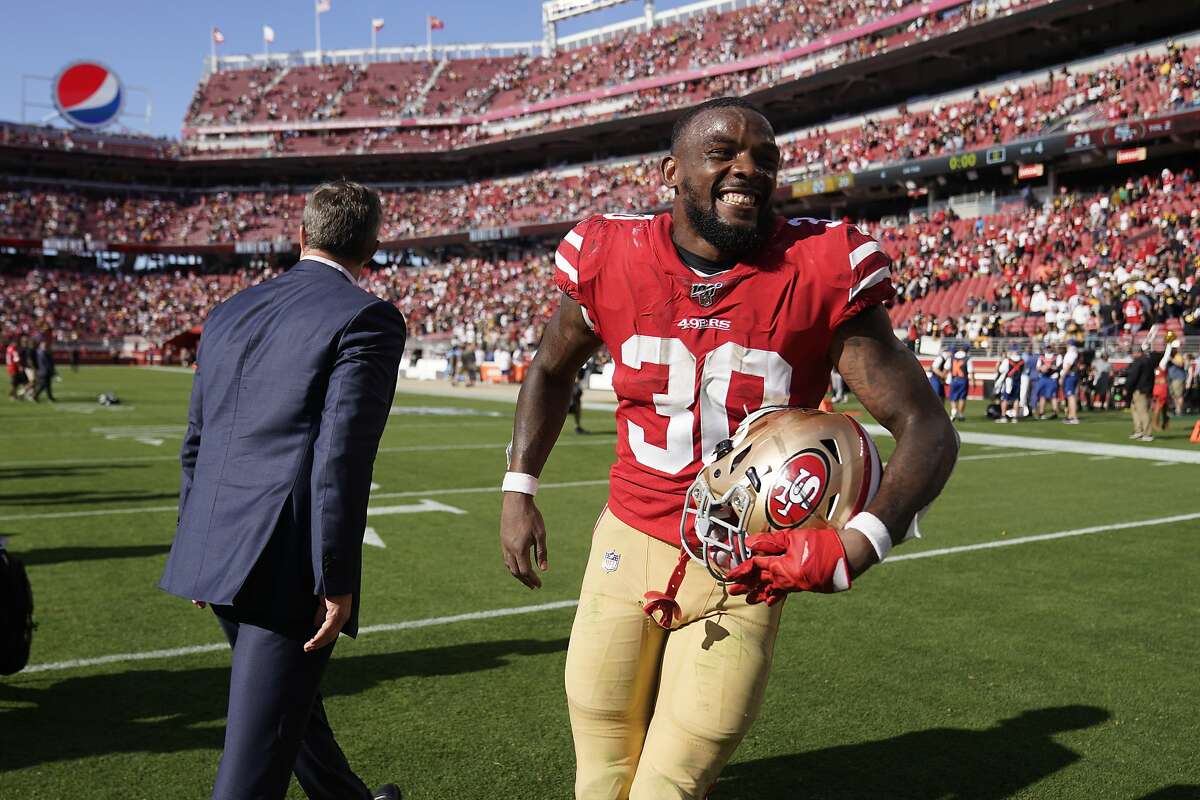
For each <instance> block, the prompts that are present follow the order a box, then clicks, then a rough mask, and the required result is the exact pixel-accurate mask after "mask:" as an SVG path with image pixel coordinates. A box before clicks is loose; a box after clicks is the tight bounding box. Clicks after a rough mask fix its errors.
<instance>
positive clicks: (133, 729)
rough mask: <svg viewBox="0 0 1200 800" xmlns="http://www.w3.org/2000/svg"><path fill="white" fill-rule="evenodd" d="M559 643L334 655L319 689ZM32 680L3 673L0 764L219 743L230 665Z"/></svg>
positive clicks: (562, 642) (445, 671) (467, 669)
mask: <svg viewBox="0 0 1200 800" xmlns="http://www.w3.org/2000/svg"><path fill="white" fill-rule="evenodd" d="M566 647H567V640H566V639H554V640H551V641H536V640H531V639H510V640H505V641H497V642H478V643H476V644H460V645H451V646H449V647H430V648H425V649H422V650H409V651H402V652H395V653H378V654H371V655H361V656H349V657H346V658H340V657H338V656H337V655H336V654H335V655H334V659H333V661H332V662H331V664H330V667H329V670H328V672H327V673H326V675H325V680H324V681H323V685H322V689H323V691H324V694H325V696H326V697H330V696H338V695H354V694H358V693H360V692H364V691H367V690H368V689H372V688H374V687H376V686H378V685H380V684H383V683H386V682H388V681H392V680H398V679H401V678H414V677H431V676H446V675H459V674H466V673H472V672H480V671H482V670H488V669H495V668H497V667H502V666H505V665H506V664H508V663H509V662H510V661H511V660H512V659H513V658H514V657H519V656H537V655H545V654H550V653H558V652H561V651H563V650H565V649H566ZM18 677H19V676H18ZM30 679H31V681H32V680H36V681H37V684H38V685H37V688H35V687H34V686H33V685H31V683H25V684H20V683H18V684H11V683H5V682H3V681H0V704H3V705H10V706H14V707H12V708H7V709H5V708H2V707H0V773H3V772H5V771H7V770H13V769H21V768H24V767H31V766H36V765H38V764H47V763H52V762H56V761H70V760H73V759H80V758H86V757H91V756H99V755H107V754H111V753H172V752H178V751H181V750H194V749H198V748H199V749H204V748H208V749H213V750H220V749H221V746H222V743H223V742H224V738H225V731H224V724H225V704H226V702H227V701H228V697H229V667H228V666H222V667H207V668H204V669H191V670H161V669H159V670H130V671H127V672H117V673H111V674H105V675H88V676H85V677H76V678H66V679H64V680H60V681H56V682H53V683H48V684H46V683H44V682H43V681H44V678H43V676H41V675H37V676H32V675H31V676H30ZM335 716H336V714H335ZM336 724H337V721H336V720H335V726H336ZM213 769H214V771H215V769H216V762H215V761H214V762H213Z"/></svg>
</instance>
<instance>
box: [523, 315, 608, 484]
mask: <svg viewBox="0 0 1200 800" xmlns="http://www.w3.org/2000/svg"><path fill="white" fill-rule="evenodd" d="M601 344H602V342H601V341H600V339H599V337H597V336H596V334H595V333H593V332H592V330H591V329H590V328H589V327H588V326H587V323H585V322H584V320H583V312H582V311H581V309H580V307H579V303H577V302H575V301H574V300H572V299H571V298H570V297H569V296H567V295H565V294H564V295H563V296H562V299H561V300H560V301H559V304H558V309H557V310H556V311H555V312H554V316H553V317H551V318H550V322H549V323H547V325H546V330H545V332H544V333H543V334H542V341H541V343H540V344H539V345H538V350H537V355H535V356H534V358H533V363H531V364H530V365H529V371H528V372H527V373H526V375H525V380H524V382H523V383H522V384H521V393H520V394H519V395H518V396H517V411H516V416H515V417H514V418H513V440H512V455H511V457H510V461H509V467H508V468H509V469H510V470H512V471H513V472H525V473H528V474H530V475H539V474H541V471H542V467H544V466H545V464H546V459H547V458H549V456H550V450H551V448H553V447H554V443H555V441H557V440H558V435H559V433H560V432H561V431H562V425H563V421H564V420H565V419H566V418H567V408H568V407H569V406H570V405H571V393H572V391H573V390H574V387H575V379H576V376H577V375H578V373H579V368H580V367H582V366H583V365H584V363H585V362H586V361H587V360H588V357H589V356H591V354H592V353H594V352H596V350H597V349H598V348H599V347H600V345H601Z"/></svg>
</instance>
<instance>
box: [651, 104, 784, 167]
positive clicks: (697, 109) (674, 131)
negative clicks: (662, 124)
mask: <svg viewBox="0 0 1200 800" xmlns="http://www.w3.org/2000/svg"><path fill="white" fill-rule="evenodd" d="M719 108H744V109H746V110H747V111H753V112H754V113H755V114H758V115H759V116H761V117H763V118H766V116H767V115H766V114H763V112H762V109H761V108H759V107H758V106H756V105H754V103H751V102H750V101H749V100H746V99H744V98H741V97H713V98H711V99H709V100H705V101H704V102H703V103H700V104H699V105H694V106H692V107H691V108H689V109H688V110H687V111H685V112H683V115H682V116H680V117H679V119H677V120H675V125H674V126H673V127H672V128H671V152H672V153H674V152H675V145H676V143H678V142H679V140H680V139H682V138H683V135H684V134H685V133H687V129H688V128H689V127H690V126H691V124H692V120H694V119H696V117H698V116H700V115H701V114H704V113H706V112H708V111H712V110H714V109H719Z"/></svg>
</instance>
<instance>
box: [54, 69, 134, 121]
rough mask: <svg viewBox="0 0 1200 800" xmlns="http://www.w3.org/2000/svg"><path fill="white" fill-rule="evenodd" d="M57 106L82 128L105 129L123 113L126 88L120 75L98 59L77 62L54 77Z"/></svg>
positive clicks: (63, 115)
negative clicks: (95, 60)
mask: <svg viewBox="0 0 1200 800" xmlns="http://www.w3.org/2000/svg"><path fill="white" fill-rule="evenodd" d="M51 94H52V95H53V99H54V106H55V108H57V109H58V113H59V114H61V115H62V118H63V119H65V120H66V121H67V122H69V123H71V124H72V125H74V126H76V127H79V128H102V127H104V126H105V125H108V124H110V123H111V122H113V121H114V120H116V118H117V117H118V116H119V115H120V113H121V106H122V105H123V104H124V102H125V87H124V86H122V85H121V79H120V78H118V77H117V74H116V73H115V72H113V71H112V70H111V69H109V68H108V67H106V66H104V65H103V64H97V63H95V62H94V61H76V62H75V63H74V64H71V65H69V66H68V67H67V68H66V69H64V70H63V71H62V72H60V73H58V75H57V76H55V78H54V84H53V86H52V88H51Z"/></svg>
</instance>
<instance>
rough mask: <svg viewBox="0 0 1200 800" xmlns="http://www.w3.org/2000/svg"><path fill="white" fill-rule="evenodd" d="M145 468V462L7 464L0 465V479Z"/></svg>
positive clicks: (59, 476) (77, 476)
mask: <svg viewBox="0 0 1200 800" xmlns="http://www.w3.org/2000/svg"><path fill="white" fill-rule="evenodd" d="M31 460H32V459H31ZM145 468H146V465H145V464H71V465H62V466H52V467H24V466H8V467H0V480H9V479H12V480H23V479H29V480H32V479H34V478H79V477H91V476H95V475H103V476H109V475H112V473H113V471H114V470H119V469H145Z"/></svg>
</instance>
